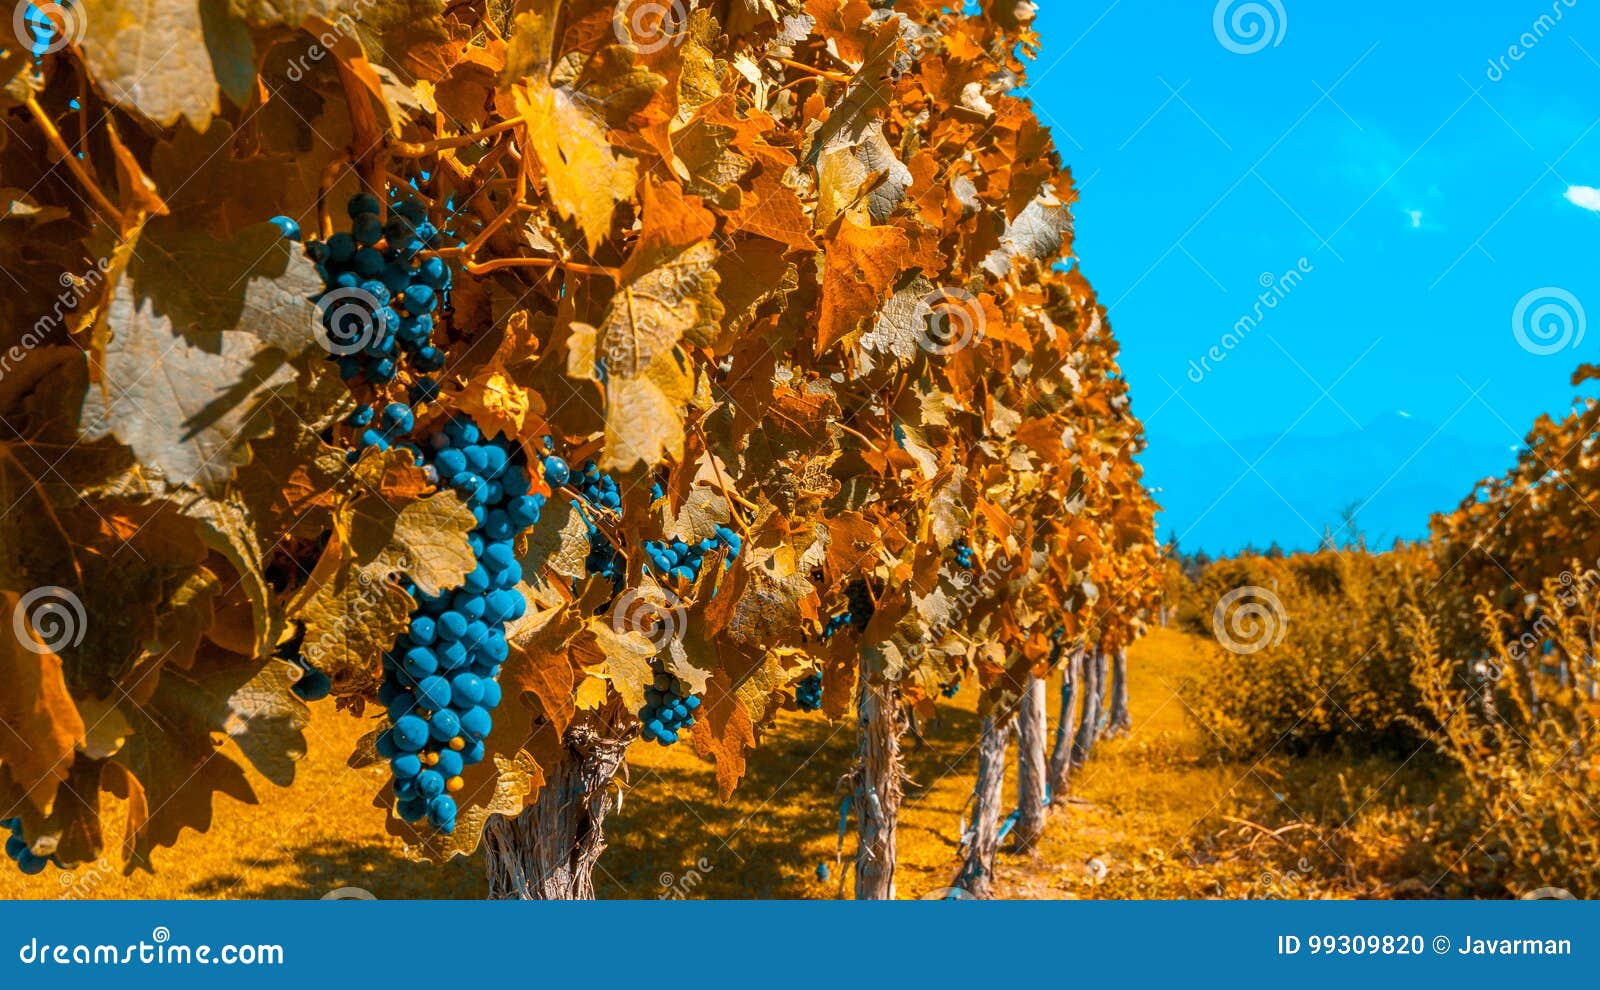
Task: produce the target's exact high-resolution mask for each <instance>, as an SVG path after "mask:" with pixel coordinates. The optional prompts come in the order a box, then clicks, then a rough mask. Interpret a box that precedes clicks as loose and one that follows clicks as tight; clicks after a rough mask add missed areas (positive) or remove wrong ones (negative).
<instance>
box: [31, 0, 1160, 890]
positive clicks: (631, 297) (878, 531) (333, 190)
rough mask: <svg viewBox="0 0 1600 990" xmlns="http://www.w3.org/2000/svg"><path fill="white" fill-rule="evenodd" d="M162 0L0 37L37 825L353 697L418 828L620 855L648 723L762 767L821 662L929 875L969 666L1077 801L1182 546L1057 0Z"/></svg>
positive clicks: (132, 802) (146, 792)
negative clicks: (1042, 66)
mask: <svg viewBox="0 0 1600 990" xmlns="http://www.w3.org/2000/svg"><path fill="white" fill-rule="evenodd" d="M201 6H203V7H204V9H203V10H202V9H201ZM155 7H156V8H158V9H159V10H158V16H151V14H150V9H151V5H149V4H143V5H138V6H137V7H136V6H130V5H127V4H125V3H124V2H122V0H72V2H71V3H68V4H63V5H49V6H48V8H45V7H40V8H37V9H38V10H40V11H43V14H42V15H41V16H43V17H45V18H46V22H47V23H46V25H45V27H44V28H43V33H42V34H41V35H39V37H40V38H41V39H42V40H41V42H40V43H39V44H37V45H35V46H33V48H32V49H31V50H29V49H26V48H25V49H22V50H10V49H8V50H6V51H5V53H4V55H3V61H0V79H3V82H4V85H3V90H0V113H3V114H4V115H5V119H6V123H7V127H6V129H5V130H4V131H3V132H0V172H3V180H0V186H4V189H3V190H0V191H3V193H4V195H5V196H6V197H7V200H8V203H9V209H8V210H7V212H6V215H5V217H4V219H3V220H0V231H3V232H4V234H5V236H4V237H0V269H3V270H4V272H5V274H6V276H7V281H8V283H9V284H7V285H6V286H5V287H4V291H3V292H0V333H3V334H4V335H5V338H6V339H5V340H4V342H3V343H4V345H5V347H4V348H0V354H3V356H4V358H5V362H4V366H3V368H0V429H3V431H4V434H3V437H0V487H3V490H4V494H5V499H4V504H5V512H4V515H3V516H0V545H3V547H4V552H3V553H0V589H5V590H4V591H3V592H0V593H3V595H4V596H5V602H4V604H5V606H6V610H7V612H8V614H12V615H14V616H15V617H16V622H15V627H16V631H17V632H18V635H17V636H16V637H12V636H9V635H8V636H6V637H0V638H3V639H4V640H5V641H6V643H5V647H4V648H3V649H0V665H3V668H4V669H3V671H0V720H3V721H4V723H5V725H6V727H7V728H8V729H9V730H11V731H8V732H5V733H0V818H4V819H7V820H9V822H10V824H11V825H12V829H13V833H14V839H13V843H12V845H13V846H15V849H14V850H13V853H14V858H17V859H18V860H19V862H21V863H23V864H24V865H25V868H30V869H31V868H38V869H42V868H44V867H45V866H46V865H48V864H49V863H51V862H54V863H56V864H58V865H70V864H72V863H75V862H81V861H86V860H92V859H95V858H97V857H99V856H100V855H101V852H102V850H103V849H105V848H106V847H108V846H109V847H113V848H120V849H122V850H123V852H124V855H125V857H126V862H127V863H128V865H129V868H130V869H132V868H135V867H137V866H141V865H149V863H150V855H151V853H152V851H153V850H154V849H156V848H159V847H165V846H171V845H173V844H175V843H177V842H178V841H179V838H180V833H181V832H182V831H183V830H185V829H195V830H199V831H204V830H205V829H206V828H207V827H208V825H209V823H210V821H211V818H212V815H213V813H214V806H215V805H214V802H215V798H216V796H217V795H219V794H225V795H230V796H232V797H234V798H238V799H241V800H247V801H253V800H257V799H259V798H260V797H263V796H260V795H256V794H254V793H252V790H251V786H250V784H249V783H248V782H247V780H246V777H245V775H244V774H243V772H242V770H241V761H248V762H249V763H250V764H252V765H254V766H255V767H256V768H257V769H258V770H260V771H261V772H262V773H263V774H265V776H266V777H267V778H268V779H269V780H271V781H272V782H273V783H274V784H277V785H285V786H287V785H289V784H291V783H292V781H293V778H294V761H295V759H296V758H297V756H299V755H301V754H302V753H303V752H304V748H305V740H304V737H303V733H304V730H305V729H306V726H307V724H308V708H307V704H308V703H310V704H331V705H336V706H337V707H338V708H339V709H341V710H342V711H345V712H347V713H348V715H349V716H350V717H352V718H361V719H365V720H368V721H369V722H370V725H371V731H370V732H369V733H367V735H366V736H365V738H364V739H363V742H362V744H361V746H360V748H359V750H358V752H356V753H354V754H352V757H351V760H352V763H353V765H366V764H371V763H375V762H378V761H387V763H388V764H389V766H390V768H391V780H390V782H389V784H388V785H387V786H386V787H385V788H384V790H383V792H382V793H381V794H378V795H376V796H375V802H374V805H375V807H374V810H373V814H374V815H383V816H385V817H386V820H387V821H388V824H389V828H390V830H391V832H392V833H394V834H395V835H396V836H398V837H399V838H400V840H401V841H403V843H404V844H405V846H406V847H407V849H408V850H409V851H410V852H411V853H412V854H413V855H415V856H416V857H418V858H431V859H435V860H437V859H442V858H447V857H450V856H452V855H457V854H465V853H469V852H472V851H473V850H475V849H477V848H478V847H479V845H480V843H481V844H483V845H484V846H486V847H487V851H488V855H487V861H488V871H489V880H490V892H491V896H495V897H523V898H527V897H538V898H566V897H582V896H588V895H590V894H592V885H591V882H590V871H591V870H592V869H593V867H594V865H595V862H596V860H597V858H598V857H599V856H600V854H601V851H602V849H603V847H604V839H603V836H604V819H605V815H606V812H607V810H608V808H609V807H610V806H611V802H612V801H613V800H614V791H615V787H616V786H617V778H618V775H619V772H620V771H621V769H622V767H623V765H624V763H625V761H626V758H627V752H628V748H629V746H630V745H646V744H649V745H688V746H692V747H693V748H694V750H695V751H696V752H698V753H700V754H702V755H703V756H705V757H706V758H708V759H710V760H713V761H714V762H715V767H716V773H717V779H718V783H719V787H720V789H721V791H722V792H723V794H724V795H728V794H731V793H732V792H733V791H734V789H735V787H736V786H737V785H738V783H739V781H740V778H741V776H742V775H743V773H744V770H745V765H746V761H747V759H748V758H749V755H750V753H751V752H752V750H753V749H755V748H756V747H758V746H759V745H761V743H762V740H763V737H764V735H766V734H767V733H768V731H769V730H770V729H771V727H772V725H773V723H774V720H775V716H776V713H777V712H778V711H779V710H780V709H785V708H789V709H794V708H799V709H802V710H820V712H821V715H820V716H818V717H825V718H828V719H846V718H854V719H855V720H856V722H857V724H858V728H859V739H860V743H859V752H858V760H857V763H856V766H855V768H854V770H853V772H852V775H851V789H852V795H851V802H850V804H851V807H852V809H853V814H854V817H855V820H856V823H857V833H858V840H859V843H858V851H857V856H856V862H855V890H856V894H857V896H860V897H892V896H894V863H895V828H896V821H897V811H898V806H899V801H900V796H901V792H902V784H903V775H902V772H901V767H900V749H899V747H900V743H901V737H902V734H903V733H904V732H905V731H906V726H907V721H908V719H910V718H914V717H917V716H918V715H927V714H929V713H931V712H932V710H933V706H934V705H935V702H936V699H937V698H938V697H939V695H940V692H941V690H942V689H943V688H945V687H947V686H949V685H951V684H954V683H956V682H958V681H967V682H971V683H976V684H978V685H980V686H981V688H982V690H983V705H984V710H985V711H986V712H989V713H990V715H989V718H988V720H987V721H986V739H985V744H984V752H985V753H989V752H990V751H991V750H992V749H993V748H994V747H993V745H991V744H992V743H993V742H994V741H995V740H996V739H1000V738H1001V737H1002V734H1003V733H1008V732H1010V731H1012V723H1013V721H1016V722H1017V729H1016V731H1017V732H1018V734H1019V738H1020V739H1022V740H1023V741H1024V742H1025V745H1024V747H1023V758H1024V761H1025V763H1027V765H1028V766H1030V767H1033V768H1035V769H1034V770H1033V771H1031V772H1030V773H1031V775H1030V776H1029V780H1030V781H1032V782H1033V783H1030V784H1028V787H1029V789H1030V791H1029V792H1030V793H1032V794H1034V795H1035V798H1034V800H1033V801H1032V802H1030V803H1029V805H1030V807H1031V808H1032V811H1030V812H1029V813H1028V815H1027V816H1026V817H1027V820H1028V827H1029V828H1030V829H1032V830H1034V831H1036V830H1037V828H1039V827H1042V815H1043V810H1042V809H1043V807H1044V803H1045V802H1044V795H1045V794H1046V793H1047V792H1048V781H1047V779H1046V777H1047V776H1048V775H1049V774H1051V773H1053V774H1054V777H1055V780H1056V782H1057V792H1058V793H1059V790H1060V788H1061V787H1062V786H1064V784H1065V780H1066V776H1065V774H1066V767H1067V766H1069V765H1070V749H1071V747H1070V746H1069V747H1067V755H1059V756H1058V757H1057V760H1056V762H1057V763H1058V764H1059V765H1057V766H1055V767H1048V768H1045V769H1046V773H1043V774H1042V773H1040V772H1038V770H1037V768H1038V767H1039V765H1040V764H1041V763H1043V762H1044V757H1043V756H1042V754H1043V753H1044V751H1045V747H1044V740H1043V737H1044V731H1043V728H1042V725H1043V696H1042V692H1043V689H1044V682H1043V680H1042V678H1043V677H1044V676H1046V675H1048V674H1049V673H1050V672H1051V670H1052V669H1053V668H1058V667H1065V668H1067V669H1068V677H1067V678H1066V683H1067V690H1068V691H1071V690H1073V689H1074V686H1075V685H1079V684H1082V685H1083V687H1082V688H1081V689H1080V690H1079V695H1078V700H1079V702H1080V703H1083V704H1085V705H1086V706H1087V705H1088V703H1089V699H1090V698H1091V697H1092V698H1093V699H1094V702H1093V704H1094V705H1095V706H1096V707H1095V708H1094V710H1093V711H1091V710H1090V708H1089V707H1085V709H1084V711H1085V718H1084V724H1085V728H1083V729H1081V730H1079V729H1074V728H1071V727H1070V726H1069V727H1067V728H1064V729H1063V730H1062V731H1063V732H1066V733H1068V734H1073V735H1074V736H1075V737H1076V736H1079V735H1081V736H1082V737H1083V740H1084V741H1083V744H1082V745H1081V746H1080V747H1079V749H1080V752H1079V757H1080V759H1081V758H1082V757H1084V756H1086V755H1087V747H1088V745H1089V744H1090V743H1092V740H1093V737H1094V735H1095V734H1096V733H1097V732H1098V731H1099V730H1100V728H1101V722H1102V721H1103V720H1102V718H1101V716H1100V714H1099V709H1098V707H1097V706H1098V704H1099V701H1098V699H1099V693H1100V688H1099V687H1097V686H1096V685H1100V684H1105V683H1112V682H1115V683H1122V684H1124V685H1125V681H1123V680H1121V679H1120V678H1112V679H1111V680H1110V681H1108V680H1107V678H1108V677H1109V676H1110V675H1105V674H1102V673H1101V672H1100V667H1101V666H1104V664H1103V663H1101V662H1099V661H1097V659H1096V658H1107V657H1109V658H1112V659H1114V660H1115V659H1119V658H1121V657H1123V656H1125V649H1126V646H1127V645H1128V643H1129V642H1130V641H1131V640H1132V639H1133V638H1134V637H1135V636H1136V635H1137V633H1138V631H1139V629H1140V622H1141V617H1142V616H1144V615H1146V614H1148V613H1149V612H1150V611H1151V609H1152V608H1153V607H1154V603H1155V601H1156V597H1157V594H1158V589H1159V582H1160V574H1161V568H1160V561H1159V555H1158V549H1157V547H1156V546H1155V544H1154V542H1153V527H1152V513H1153V511H1154V506H1153V504H1152V502H1151V500H1150V497H1149V495H1148V493H1147V492H1146V490H1145V489H1144V488H1143V487H1142V485H1141V483H1140V474H1139V468H1138V466H1137V465H1136V464H1135V463H1134V461H1133V456H1134V455H1135V454H1136V453H1137V452H1138V451H1139V450H1140V449H1141V447H1142V443H1143V437H1142V427H1141V425H1140V423H1139V421H1138V420H1137V419H1136V418H1135V417H1134V416H1133V414H1132V412H1131V410H1130V406H1129V397H1128V393H1127V389H1126V386H1125V384H1124V382H1123V381H1122V379H1121V377H1120V372H1119V370H1118V366H1117V346H1116V343H1115V341H1114V339H1113V338H1112V336H1111V333H1110V328H1109V326H1108V325H1107V324H1106V321H1105V318H1104V312H1103V310H1102V308H1101V307H1100V306H1099V305H1098V304H1097V302H1096V300H1095V296H1094V293H1093V291H1092V289H1091V288H1090V286H1089V285H1088V283H1087V282H1086V281H1085V280H1084V278H1083V277H1082V276H1081V274H1080V273H1079V272H1078V271H1077V269H1076V267H1075V263H1074V259H1073V256H1072V246H1071V238H1072V223H1071V213H1070V206H1071V203H1072V200H1073V196H1074V192H1073V186H1072V181H1071V178H1070V175H1069V174H1068V172H1067V171H1066V169H1065V168H1064V167H1063V165H1062V163H1061V161H1060V158H1059V156H1058V154H1057V153H1056V151H1055V149H1054V148H1053V146H1052V143H1051V140H1050V137H1049V134H1048V133H1047V131H1046V130H1045V129H1044V128H1043V127H1042V126H1041V124H1040V122H1039V120H1038V119H1037V118H1036V117H1035V115H1034V113H1033V111H1032V109H1031V107H1030V105H1029V103H1028V102H1027V101H1026V100H1025V99H1022V98H1019V96H1018V95H1017V91H1018V89H1019V87H1020V86H1021V85H1022V84H1023V82H1024V70H1025V66H1026V64H1027V60H1028V59H1029V58H1030V57H1031V55H1032V54H1033V52H1034V51H1035V50H1036V44H1037V39H1036V38H1035V37H1034V35H1033V34H1032V32H1031V31H1030V28H1029V23H1030V20H1031V17H1032V5H1031V4H1028V3H1023V2H1008V0H999V2H996V3H991V4H985V5H984V9H982V10H977V9H976V8H973V7H969V9H968V10H966V11H964V12H963V11H956V10H952V9H950V8H949V7H948V6H947V5H946V4H943V3H940V2H932V0H909V2H899V3H895V4H892V5H891V4H889V3H884V2H874V3H868V2H866V0H805V2H800V0H720V2H712V3H698V4H696V3H689V2H681V0H674V2H672V3H670V4H666V3H663V4H648V3H645V4H630V3H627V2H621V3H613V2H603V3H602V2H596V0H565V2H556V0H518V2H514V3H506V2H500V0H470V2H464V3H450V4H446V3H443V2H441V0H368V2H366V3H358V4H357V5H355V6H354V7H353V8H350V9H344V8H341V7H338V6H336V5H334V4H331V3H321V2H318V0H312V2H308V3H302V4H291V5H287V6H285V5H275V4H257V3H252V2H250V0H241V2H236V3H232V4H229V5H225V6H221V7H218V6H216V5H200V6H197V5H196V4H194V3H192V2H190V3H185V2H183V0H157V2H156V4H155ZM135 25H137V29H138V31H139V32H141V35H142V43H141V44H139V45H137V46H130V45H127V44H125V43H124V42H125V40H126V38H125V35H124V34H123V32H124V31H126V30H131V29H133V27H134V26H135ZM1085 657H1088V658H1089V660H1088V662H1087V663H1086V662H1085V659H1084V658H1085ZM1074 671H1077V673H1074ZM1113 694H1114V692H1113ZM1115 701H1116V699H1115V697H1113V698H1112V699H1111V707H1112V709H1115V708H1116V704H1115ZM1070 707H1071V706H1068V708H1069V710H1070ZM1123 707H1124V710H1125V705H1124V706H1123ZM1018 712H1020V713H1021V714H1020V715H1019V714H1016V713H1018ZM991 736H992V737H994V738H993V739H991V738H990V737H991ZM1056 750H1057V752H1058V753H1060V752H1061V747H1060V746H1057V747H1056ZM1000 751H1001V753H1002V758H1003V754H1004V747H1003V742H1002V743H1001V746H1000ZM985 788H991V789H993V790H995V791H996V794H997V789H998V779H997V778H995V777H994V775H993V773H992V772H991V773H989V774H988V775H987V776H985V777H984V779H983V781H980V788H979V790H980V798H983V796H984V793H985ZM271 799H274V800H278V799H284V798H279V797H272V798H271ZM997 800H998V797H997V796H995V797H993V799H991V800H989V801H988V805H993V804H995V802H996V801H997ZM113 808H115V809H116V812H117V813H116V814H115V815H113V814H111V809H113ZM112 823H115V824H116V832H117V834H111V831H112ZM980 824H981V823H980ZM983 828H987V829H988V832H987V833H983ZM983 828H980V833H983V834H980V835H979V836H978V838H977V840H976V848H979V849H980V855H979V856H978V857H977V859H976V861H975V865H974V864H973V863H969V869H968V872H969V873H972V872H974V871H976V874H977V875H976V876H975V878H973V879H972V883H971V886H972V887H973V888H974V889H979V890H982V889H984V883H985V881H984V878H983V874H984V873H985V871H986V869H987V867H986V865H985V864H986V861H985V859H984V855H983V854H982V852H981V851H982V850H992V845H993V828H992V823H991V824H990V825H988V826H984V827H983ZM986 843H987V845H986ZM9 848H11V847H8V849H9ZM987 856H988V860H987V862H992V851H989V852H988V853H987Z"/></svg>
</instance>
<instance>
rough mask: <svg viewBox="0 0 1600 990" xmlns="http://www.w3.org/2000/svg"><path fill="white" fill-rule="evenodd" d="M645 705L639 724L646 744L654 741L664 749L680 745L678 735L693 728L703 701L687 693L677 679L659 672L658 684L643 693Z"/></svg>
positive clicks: (657, 674)
mask: <svg viewBox="0 0 1600 990" xmlns="http://www.w3.org/2000/svg"><path fill="white" fill-rule="evenodd" d="M644 698H645V705H644V707H643V708H641V709H639V721H640V722H643V723H644V738H645V741H646V742H649V741H651V740H654V741H655V742H658V743H660V744H661V745H663V746H671V745H672V744H673V743H675V742H677V741H678V734H679V733H681V732H684V731H686V730H687V729H689V728H690V727H691V726H693V725H694V713H695V711H696V709H698V708H699V707H700V699H699V698H698V697H696V696H695V695H692V694H690V693H689V692H688V691H686V690H684V689H683V687H682V685H681V684H680V683H679V681H678V679H677V678H676V677H673V676H672V675H671V674H668V673H666V672H665V671H662V670H657V671H656V679H655V681H654V682H653V683H652V684H651V685H650V686H649V687H647V688H645V689H644Z"/></svg>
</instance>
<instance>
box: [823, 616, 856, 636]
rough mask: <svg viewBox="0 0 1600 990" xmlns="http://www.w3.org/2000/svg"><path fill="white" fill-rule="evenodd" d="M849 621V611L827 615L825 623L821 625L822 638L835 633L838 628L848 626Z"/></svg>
mask: <svg viewBox="0 0 1600 990" xmlns="http://www.w3.org/2000/svg"><path fill="white" fill-rule="evenodd" d="M850 621H851V620H850V613H849V612H840V613H839V614H837V615H830V616H828V621H827V623H826V624H824V625H823V627H822V638H823V639H828V638H829V637H831V636H832V635H833V634H834V633H836V632H838V631H839V630H841V629H843V628H844V627H845V626H848V625H849V624H850Z"/></svg>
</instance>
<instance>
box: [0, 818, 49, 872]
mask: <svg viewBox="0 0 1600 990" xmlns="http://www.w3.org/2000/svg"><path fill="white" fill-rule="evenodd" d="M0 828H5V829H8V830H10V832H11V835H10V836H8V837H7V838H6V855H7V856H9V857H11V859H12V861H14V862H15V863H16V864H17V869H19V870H21V871H22V872H23V873H26V874H27V875H28V876H30V877H31V876H37V875H38V874H40V873H43V872H44V868H45V867H46V866H49V865H50V859H49V857H46V856H35V855H34V854H33V851H32V850H31V849H29V848H28V842H27V840H26V839H24V838H23V837H22V822H21V820H20V819H16V818H7V819H6V820H5V821H0Z"/></svg>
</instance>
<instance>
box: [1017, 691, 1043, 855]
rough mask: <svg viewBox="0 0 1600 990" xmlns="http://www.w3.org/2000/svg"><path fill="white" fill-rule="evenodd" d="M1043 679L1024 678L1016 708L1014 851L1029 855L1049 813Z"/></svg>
mask: <svg viewBox="0 0 1600 990" xmlns="http://www.w3.org/2000/svg"><path fill="white" fill-rule="evenodd" d="M1044 690H1045V689H1044V678H1042V677H1030V678H1028V686H1027V689H1026V690H1025V691H1024V693H1023V695H1022V704H1021V705H1020V706H1019V707H1018V709H1017V812H1018V818H1017V828H1016V832H1015V833H1014V834H1015V836H1016V847H1017V851H1018V852H1024V853H1031V852H1033V850H1034V848H1035V847H1036V846H1037V845H1038V844H1039V837H1040V836H1041V835H1043V834H1044V826H1045V820H1046V819H1047V818H1048V816H1049V813H1050V803H1049V797H1048V793H1047V791H1048V783H1047V776H1048V773H1049V768H1048V765H1047V763H1046V762H1045V755H1044V737H1045V733H1046V731H1047V726H1048V724H1049V722H1048V719H1047V717H1046V714H1045V693H1044Z"/></svg>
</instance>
